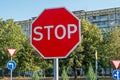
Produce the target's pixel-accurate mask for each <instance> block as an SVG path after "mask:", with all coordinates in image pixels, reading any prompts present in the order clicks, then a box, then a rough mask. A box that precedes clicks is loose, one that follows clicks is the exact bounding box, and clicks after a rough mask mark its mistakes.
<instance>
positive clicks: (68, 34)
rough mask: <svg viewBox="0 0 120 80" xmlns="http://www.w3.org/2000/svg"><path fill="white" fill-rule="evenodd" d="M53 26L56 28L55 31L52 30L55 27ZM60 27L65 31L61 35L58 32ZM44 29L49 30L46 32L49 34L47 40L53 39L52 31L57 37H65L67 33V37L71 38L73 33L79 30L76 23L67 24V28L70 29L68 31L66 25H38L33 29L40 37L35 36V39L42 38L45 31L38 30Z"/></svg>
mask: <svg viewBox="0 0 120 80" xmlns="http://www.w3.org/2000/svg"><path fill="white" fill-rule="evenodd" d="M53 28H54V32H51V29H53ZM60 28H61V30H62V31H63V33H62V35H61V36H60V35H59V34H58V32H59V30H60ZM71 28H74V29H73V30H71ZM44 29H46V30H47V32H46V33H47V36H48V37H47V40H50V39H51V37H50V36H51V35H50V33H54V36H55V37H56V38H57V39H63V38H64V37H65V36H66V35H67V38H68V39H70V38H71V35H72V34H73V33H75V32H76V31H77V26H76V25H75V24H68V25H67V30H68V31H66V27H65V26H64V25H57V26H44V27H41V26H37V27H35V28H34V30H33V31H34V34H36V35H39V37H33V40H36V41H40V40H42V39H43V38H44V36H45V35H44V34H43V33H41V32H39V31H37V30H44Z"/></svg>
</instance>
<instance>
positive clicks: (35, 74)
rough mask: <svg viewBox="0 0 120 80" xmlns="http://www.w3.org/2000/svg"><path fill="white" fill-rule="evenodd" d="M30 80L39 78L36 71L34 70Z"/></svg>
mask: <svg viewBox="0 0 120 80" xmlns="http://www.w3.org/2000/svg"><path fill="white" fill-rule="evenodd" d="M32 80H39V76H38V73H37V72H36V71H35V72H34V73H33V75H32Z"/></svg>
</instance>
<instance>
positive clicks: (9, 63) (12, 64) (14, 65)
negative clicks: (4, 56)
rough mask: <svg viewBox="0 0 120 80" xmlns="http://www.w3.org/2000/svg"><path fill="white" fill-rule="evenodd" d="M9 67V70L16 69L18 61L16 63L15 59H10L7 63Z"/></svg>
mask: <svg viewBox="0 0 120 80" xmlns="http://www.w3.org/2000/svg"><path fill="white" fill-rule="evenodd" d="M7 68H8V69H9V70H13V69H15V68H16V63H15V61H13V60H11V61H9V62H8V63H7Z"/></svg>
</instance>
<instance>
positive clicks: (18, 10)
mask: <svg viewBox="0 0 120 80" xmlns="http://www.w3.org/2000/svg"><path fill="white" fill-rule="evenodd" d="M59 7H65V8H67V9H68V10H69V11H71V12H72V11H77V10H85V11H91V10H99V9H107V8H116V7H120V0H0V18H2V19H3V20H7V19H11V18H12V19H14V20H15V21H22V20H28V19H31V17H37V16H39V15H40V14H41V13H42V11H43V10H44V9H47V8H59Z"/></svg>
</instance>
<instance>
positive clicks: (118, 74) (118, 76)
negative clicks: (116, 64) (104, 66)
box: [112, 70, 120, 80]
mask: <svg viewBox="0 0 120 80" xmlns="http://www.w3.org/2000/svg"><path fill="white" fill-rule="evenodd" d="M112 76H113V78H114V79H115V80H119V79H120V70H114V71H113V72H112Z"/></svg>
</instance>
